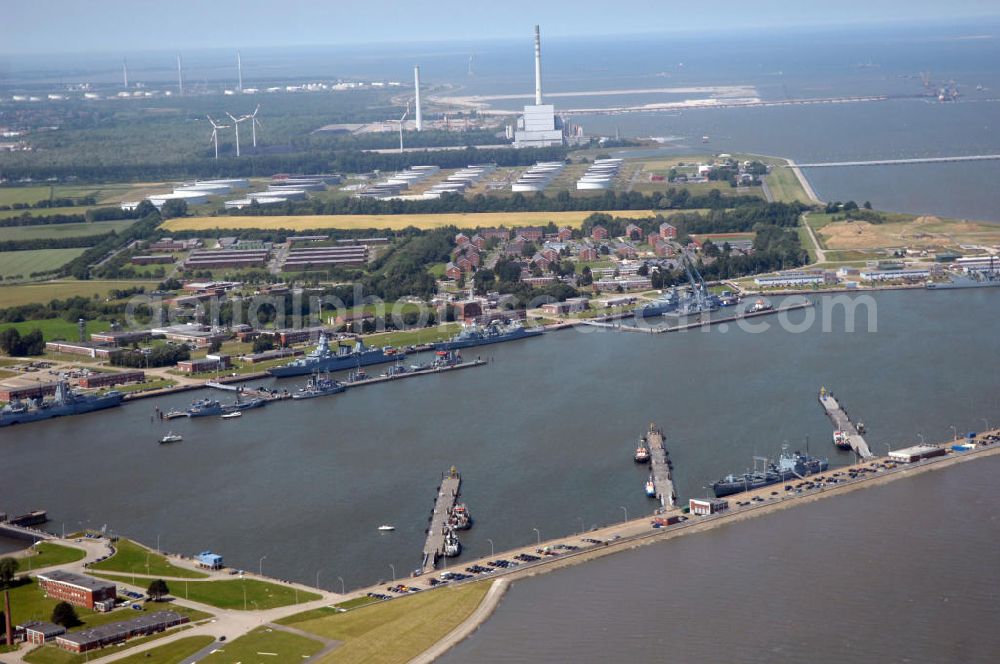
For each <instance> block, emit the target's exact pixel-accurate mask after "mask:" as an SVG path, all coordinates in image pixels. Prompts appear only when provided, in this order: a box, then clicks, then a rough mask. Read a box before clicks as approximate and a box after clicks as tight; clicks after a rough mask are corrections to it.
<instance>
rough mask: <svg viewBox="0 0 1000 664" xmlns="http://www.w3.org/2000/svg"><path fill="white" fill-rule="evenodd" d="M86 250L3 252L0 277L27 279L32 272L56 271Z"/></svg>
mask: <svg viewBox="0 0 1000 664" xmlns="http://www.w3.org/2000/svg"><path fill="white" fill-rule="evenodd" d="M86 250H87V249H86V248H85V247H77V248H76V249H35V250H32V251H5V252H3V253H0V277H3V278H4V279H8V278H10V277H13V276H15V275H21V276H22V277H24V278H27V277H28V275H29V274H31V273H32V272H47V271H49V270H58V269H59V268H61V267H62V266H63V265H65V264H66V263H68V262H70V261H71V260H73V259H74V258H76V257H77V256H79V255H80V254H82V253H83V252H85V251H86Z"/></svg>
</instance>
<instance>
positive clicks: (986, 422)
mask: <svg viewBox="0 0 1000 664" xmlns="http://www.w3.org/2000/svg"><path fill="white" fill-rule="evenodd" d="M983 424H985V425H986V430H987V431H992V429H990V421H989V420H988V419H986V418H985V417H984V418H983ZM63 537H65V535H64V536H63Z"/></svg>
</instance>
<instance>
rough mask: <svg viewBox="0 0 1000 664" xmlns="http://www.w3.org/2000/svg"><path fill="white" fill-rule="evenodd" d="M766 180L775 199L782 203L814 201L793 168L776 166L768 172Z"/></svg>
mask: <svg viewBox="0 0 1000 664" xmlns="http://www.w3.org/2000/svg"><path fill="white" fill-rule="evenodd" d="M766 180H767V186H768V188H769V189H770V190H771V196H773V197H774V200H775V201H777V202H780V203H791V202H792V201H799V202H801V203H812V201H811V200H809V196H808V194H806V190H805V189H803V188H802V184H801V183H800V182H799V179H798V178H797V177H795V171H793V170H792V169H790V168H784V167H781V166H776V167H774V168H772V169H771V172H770V173H768V174H767V176H766Z"/></svg>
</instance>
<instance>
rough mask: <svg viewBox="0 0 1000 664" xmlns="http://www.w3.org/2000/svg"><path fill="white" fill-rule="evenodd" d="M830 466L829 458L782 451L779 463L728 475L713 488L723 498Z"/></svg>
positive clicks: (717, 496) (820, 470)
mask: <svg viewBox="0 0 1000 664" xmlns="http://www.w3.org/2000/svg"><path fill="white" fill-rule="evenodd" d="M755 461H756V457H755ZM755 465H756V464H755ZM829 467H830V462H829V460H827V459H818V458H816V457H812V456H809V455H808V454H802V453H801V452H795V454H788V453H787V452H782V453H781V456H780V457H778V463H767V465H766V467H765V468H764V470H757V469H756V468H754V470H753V471H751V472H747V473H744V474H743V475H728V476H726V477H724V478H722V479H721V480H719V481H718V482H716V483H714V484H713V485H712V490H713V491H714V492H715V496H716V498H722V497H723V496H730V495H732V494H734V493H741V492H743V491H753V490H754V489H759V488H761V487H765V486H769V485H771V484H778V483H780V482H787V481H788V480H791V479H796V478H801V477H805V476H806V475H812V474H814V473H822V472H824V471H826V470H827V469H828V468H829Z"/></svg>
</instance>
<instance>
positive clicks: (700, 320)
mask: <svg viewBox="0 0 1000 664" xmlns="http://www.w3.org/2000/svg"><path fill="white" fill-rule="evenodd" d="M812 306H813V303H812V302H809V301H806V302H795V303H792V304H785V305H782V306H780V307H775V308H774V309H765V310H763V311H742V312H740V313H737V314H733V315H731V316H717V317H715V318H707V317H705V316H704V314H698V315H692V316H691V318H695V319H696V320H694V321H691V322H687V323H681V324H679V325H662V326H658V327H657V326H651V325H645V324H640V323H638V322H637V324H636V325H625V324H624V323H622V322H621V321H622V320H624V319H625V318H632V317H635V315H634V314H631V313H630V314H625V315H616V316H606V317H604V318H595V319H593V320H581V321H579V323H578V324H579V325H588V326H590V327H603V328H607V329H609V330H617V331H619V332H640V333H643V334H665V333H667V332H682V331H684V330H693V329H696V328H699V327H711V326H713V325H722V324H724V323H735V322H738V321H741V320H744V319H747V318H759V317H761V316H773V315H775V314H783V313H787V312H789V311H797V310H798V309H808V308H809V307H812ZM616 320H617V321H619V322H617V323H616V322H615V321H616Z"/></svg>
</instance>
